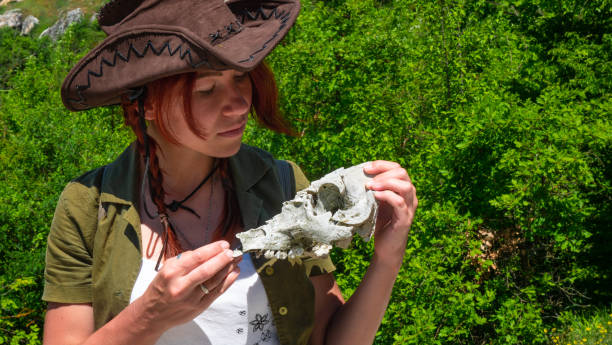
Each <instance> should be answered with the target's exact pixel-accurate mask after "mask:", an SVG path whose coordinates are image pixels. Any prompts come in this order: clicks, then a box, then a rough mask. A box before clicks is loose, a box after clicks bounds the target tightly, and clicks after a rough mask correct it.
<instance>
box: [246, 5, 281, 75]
mask: <svg viewBox="0 0 612 345" xmlns="http://www.w3.org/2000/svg"><path fill="white" fill-rule="evenodd" d="M274 11H276V9H274ZM290 14H291V12H290V11H288V12H286V13H285V12H282V14H281V15H279V17H277V19H278V18H280V20H281V25H280V26H279V27H278V30H276V32H275V33H274V34H272V36H271V37H270V39H268V40H267V41H265V42H264V44H263V45H262V46H261V48H259V49H257V50H256V51H254V52H252V53H251V54H250V55H249V57H248V58H246V59H244V60H240V61H238V63H243V62H248V61H253V59H255V55H257V54H259V53H261V52H262V51H263V50H264V49H266V48H267V47H268V44H269V43H270V42H272V41H273V40H274V39H275V38H276V37H277V36H278V33H279V32H281V31H282V30H283V28H284V27H285V26H287V21H288V20H289V17H290ZM281 16H282V17H281Z"/></svg>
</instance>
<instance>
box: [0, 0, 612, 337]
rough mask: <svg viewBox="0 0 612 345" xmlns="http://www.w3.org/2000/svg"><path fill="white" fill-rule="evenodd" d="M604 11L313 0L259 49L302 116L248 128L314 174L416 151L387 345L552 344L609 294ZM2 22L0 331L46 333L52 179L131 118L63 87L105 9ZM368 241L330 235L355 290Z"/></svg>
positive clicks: (56, 184) (608, 40)
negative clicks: (53, 25)
mask: <svg viewBox="0 0 612 345" xmlns="http://www.w3.org/2000/svg"><path fill="white" fill-rule="evenodd" d="M610 13H611V7H610V3H609V2H605V1H604V2H587V3H583V2H578V1H571V0H566V1H562V2H549V1H535V2H533V1H532V2H523V1H498V2H489V1H480V0H479V1H439V2H423V1H409V0H401V1H400V0H398V1H357V0H344V1H342V0H334V1H303V5H302V13H301V15H300V18H299V19H298V22H297V24H296V27H295V28H294V29H293V30H292V31H291V32H290V34H289V36H288V37H287V39H286V40H285V41H284V42H283V43H282V44H281V45H280V46H279V47H278V48H277V49H276V50H275V51H274V53H273V54H272V55H271V56H270V57H269V58H268V60H269V61H268V62H269V63H270V64H271V66H272V67H273V69H274V70H275V71H276V74H277V79H278V84H279V87H280V90H281V96H282V97H281V107H282V110H283V111H284V113H285V114H286V116H287V117H288V118H289V119H290V120H291V122H292V123H293V124H294V125H295V127H296V130H297V132H298V133H299V135H298V137H296V138H290V137H285V136H281V135H276V134H274V133H270V132H268V131H266V130H263V129H262V128H260V127H258V126H256V125H254V124H253V123H250V124H249V127H248V128H247V132H246V134H245V140H246V141H247V142H248V143H251V144H254V145H257V146H259V147H262V148H264V149H267V150H269V151H271V152H273V153H274V154H276V155H277V156H278V157H282V158H287V159H291V160H294V161H296V162H297V163H298V164H300V165H301V167H302V168H303V169H304V170H305V172H306V174H307V175H308V176H309V177H310V178H311V179H315V178H318V177H320V176H322V175H323V174H324V173H327V172H328V171H330V170H332V169H335V168H337V167H340V166H349V165H353V164H356V163H360V162H363V161H367V160H373V159H387V160H393V161H397V162H399V163H401V164H402V165H403V166H404V167H406V168H407V169H408V171H409V173H410V175H411V177H412V180H413V182H414V184H415V185H416V187H417V190H418V195H419V201H420V202H419V210H418V212H417V215H416V218H415V223H414V225H413V229H412V236H411V237H410V239H409V242H408V247H407V251H406V256H405V258H404V265H403V267H402V270H401V271H400V273H399V276H398V279H397V281H396V285H395V289H394V291H393V295H392V298H391V302H390V304H389V307H388V310H387V314H386V316H385V318H384V320H383V324H382V326H381V328H380V330H379V332H378V334H377V337H376V343H377V344H392V343H396V344H508V343H513V344H514V343H515V344H538V343H545V342H547V341H550V340H551V339H550V337H549V336H547V335H546V333H545V332H544V330H545V329H551V327H554V326H559V325H565V323H563V320H564V318H563V317H562V318H561V319H559V320H558V315H565V316H564V317H565V318H567V317H566V316H567V315H571V314H573V313H575V312H577V311H578V310H581V309H580V308H582V307H581V306H583V305H586V304H588V303H592V304H595V305H604V306H609V303H610V301H611V297H612V296H611V292H610V290H609V286H610V284H611V281H610V279H611V277H612V274H611V273H612V272H610V265H609V258H610V256H611V254H612V253H610V251H611V249H610V246H609V245H607V244H608V243H610V240H611V239H610V236H611V235H610V233H611V232H610V231H609V224H612V216H611V215H612V212H611V209H610V207H611V205H610V202H609V200H610V199H611V197H612V193H611V186H610V181H612V176H611V175H612V169H611V168H610V167H611V160H612V156H611V155H610V154H609V153H610V152H611V151H612V150H611V142H612V128H611V126H610V116H611V114H612V111H611V110H612V106H611V105H612V104H611V102H612V101H610V99H612V98H611V97H610V90H611V86H612V85H611V84H610V83H611V80H612V78H611V77H612V75H611V74H612V73H611V71H612V62H611V61H612V59H611V56H610V54H612V36H611V35H610V34H609V33H610V32H612V30H610V29H611V27H610V26H611V23H610V18H612V16H610ZM0 34H2V35H5V36H2V44H3V45H4V44H7V46H10V47H13V46H11V45H10V44H9V42H10V41H11V40H14V42H15V45H14V47H15V48H14V50H12V51H11V50H2V51H0V61H2V63H3V65H4V64H5V63H6V64H8V65H10V66H11V67H10V68H9V69H6V72H3V73H4V74H2V78H4V79H1V80H0V82H3V83H6V88H7V89H10V90H9V91H8V92H2V94H1V98H0V99H1V102H2V103H1V104H0V124H1V125H2V128H3V135H2V139H1V140H0V179H2V181H5V183H3V184H0V199H1V200H0V286H2V291H3V292H2V295H1V296H0V297H1V298H2V300H1V305H0V307H1V308H2V317H1V318H0V329H2V336H0V343H2V342H4V343H8V342H11V341H12V342H14V343H28V342H31V343H36V342H37V341H39V340H38V337H39V336H40V329H41V327H42V316H43V310H44V307H45V306H44V304H43V303H42V302H41V301H40V294H41V291H42V269H43V265H44V248H45V239H46V234H47V231H48V230H47V228H48V224H49V223H50V220H51V216H52V214H53V209H54V207H55V202H56V198H57V196H58V194H59V192H60V191H61V189H62V187H63V186H64V185H65V184H66V182H67V181H69V180H70V179H71V178H74V177H75V176H78V175H79V174H81V173H82V172H84V171H86V170H88V169H90V168H93V167H95V166H99V165H102V164H105V163H107V162H110V161H111V160H112V159H113V158H114V157H115V156H116V155H117V154H118V153H119V152H120V151H121V150H123V148H124V147H125V146H126V145H127V143H128V142H129V141H130V140H131V136H130V134H129V133H128V131H127V130H125V129H122V124H121V122H122V121H121V120H120V116H118V115H117V109H115V108H104V109H96V110H91V111H87V112H79V113H70V112H68V111H67V110H65V109H64V107H63V106H62V105H61V103H60V98H59V85H60V83H61V81H62V80H63V78H64V76H65V75H66V73H67V71H68V69H69V68H70V67H71V66H72V65H74V64H75V63H76V61H77V60H78V58H79V57H80V56H82V55H83V54H84V53H85V52H86V51H87V50H88V49H89V48H90V47H91V46H92V44H93V42H96V41H99V40H100V39H101V37H102V35H101V33H100V32H99V31H97V30H96V28H95V27H93V26H90V25H89V24H81V25H80V26H77V27H74V28H72V29H71V30H70V31H69V32H68V33H67V35H66V36H65V37H64V38H63V39H62V40H61V41H60V42H59V43H58V44H57V45H50V44H48V42H45V41H34V40H32V39H30V38H21V37H17V36H10V35H9V34H8V33H7V32H4V31H2V32H0ZM7 35H8V36H7ZM5 40H6V42H5ZM11 49H13V48H11ZM8 51H11V52H12V53H7V52H8ZM6 54H9V55H6ZM372 249H373V244H372V243H362V242H360V241H359V240H358V241H356V242H355V243H354V247H353V248H352V249H349V250H345V251H335V252H334V253H333V258H334V260H335V262H336V263H337V267H338V271H337V274H336V278H337V280H338V283H339V285H340V286H341V288H342V290H343V292H344V294H345V297H347V298H348V297H349V296H350V295H351V294H352V293H353V292H354V291H355V289H356V287H357V286H358V284H359V281H360V280H361V278H362V276H363V274H364V272H365V270H366V269H367V267H368V263H369V258H370V257H371V255H372ZM4 291H6V292H4ZM5 334H6V335H5Z"/></svg>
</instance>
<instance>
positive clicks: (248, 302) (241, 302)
mask: <svg viewBox="0 0 612 345" xmlns="http://www.w3.org/2000/svg"><path fill="white" fill-rule="evenodd" d="M155 263H156V262H155V260H150V259H144V258H143V261H142V267H141V269H140V273H139V274H138V278H136V283H135V284H134V288H133V289H132V295H131V297H130V303H131V302H133V301H134V300H135V299H137V298H138V297H140V296H142V294H143V293H144V292H145V290H146V289H147V287H148V286H149V284H150V283H151V281H153V278H154V277H155V275H156V274H157V272H155ZM238 266H239V267H240V275H239V276H238V279H237V280H236V281H235V282H234V284H232V286H230V287H229V289H227V291H225V293H223V294H222V295H221V296H219V297H218V298H217V299H216V300H215V301H214V302H213V303H212V304H211V305H210V307H208V309H206V310H205V311H204V312H203V313H202V314H200V315H198V316H197V317H196V318H195V319H193V320H192V321H189V322H187V323H185V324H182V325H179V326H176V327H174V328H171V329H169V330H168V331H166V332H165V333H164V334H163V335H162V336H161V338H160V339H159V340H158V341H157V343H156V345H190V344H194V345H195V344H198V345H208V344H210V345H221V344H227V345H240V344H244V345H279V341H278V335H277V332H276V327H275V326H274V322H273V320H272V312H271V310H270V306H269V304H268V297H267V296H266V291H265V290H264V287H263V284H262V282H261V280H260V279H259V275H258V274H257V272H255V267H254V266H253V262H252V261H251V257H250V256H249V255H244V256H243V259H242V261H241V262H240V263H239V264H238Z"/></svg>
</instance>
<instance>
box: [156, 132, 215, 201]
mask: <svg viewBox="0 0 612 345" xmlns="http://www.w3.org/2000/svg"><path fill="white" fill-rule="evenodd" d="M155 141H156V142H157V143H158V150H157V159H158V160H159V167H160V169H161V172H162V174H163V177H164V180H163V187H164V191H165V192H166V199H170V200H181V199H183V198H184V197H185V196H187V195H189V193H191V192H192V191H193V190H194V188H196V187H197V186H198V185H199V184H200V183H201V182H202V180H203V179H204V178H205V177H206V176H208V174H209V173H210V172H211V170H212V169H213V165H214V162H215V158H214V157H210V156H206V155H204V154H202V153H200V152H196V151H193V150H191V149H188V148H185V147H183V146H180V145H174V144H171V143H169V142H167V141H166V140H164V139H163V138H157V137H155Z"/></svg>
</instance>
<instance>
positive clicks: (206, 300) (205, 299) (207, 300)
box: [194, 266, 240, 307]
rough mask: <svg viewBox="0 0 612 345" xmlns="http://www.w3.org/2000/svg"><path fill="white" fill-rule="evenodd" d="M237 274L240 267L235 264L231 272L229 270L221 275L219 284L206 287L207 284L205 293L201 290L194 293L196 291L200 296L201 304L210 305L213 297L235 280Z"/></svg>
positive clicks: (217, 295)
mask: <svg viewBox="0 0 612 345" xmlns="http://www.w3.org/2000/svg"><path fill="white" fill-rule="evenodd" d="M239 275H240V268H239V267H238V266H236V267H234V269H233V270H232V271H231V272H229V273H228V274H227V275H226V276H225V277H223V280H222V281H221V282H220V283H219V284H217V286H215V287H214V288H208V286H207V287H206V288H207V289H208V293H207V294H205V293H203V292H202V291H197V292H196V293H198V294H199V296H200V303H201V306H204V307H206V306H208V305H210V304H211V303H212V302H213V301H214V300H215V299H217V297H219V296H220V295H221V294H222V293H224V292H225V291H227V289H228V288H229V287H230V286H231V285H232V284H233V283H234V282H235V281H236V279H238V276H239ZM197 289H198V290H201V289H200V287H197ZM194 291H195V290H194Z"/></svg>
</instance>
